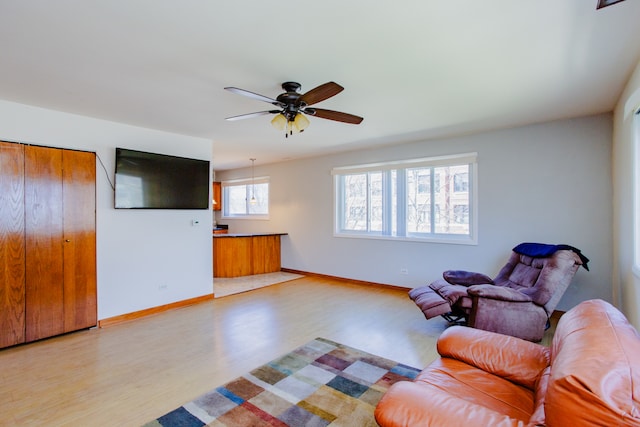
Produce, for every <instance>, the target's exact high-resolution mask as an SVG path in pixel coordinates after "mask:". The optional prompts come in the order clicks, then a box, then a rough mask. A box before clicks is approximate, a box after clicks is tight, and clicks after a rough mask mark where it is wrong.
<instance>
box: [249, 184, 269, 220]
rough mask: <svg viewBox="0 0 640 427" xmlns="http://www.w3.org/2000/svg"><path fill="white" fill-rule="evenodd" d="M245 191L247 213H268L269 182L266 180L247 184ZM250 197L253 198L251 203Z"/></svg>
mask: <svg viewBox="0 0 640 427" xmlns="http://www.w3.org/2000/svg"><path fill="white" fill-rule="evenodd" d="M247 193H248V194H251V196H249V200H251V203H249V214H251V215H266V214H268V213H269V184H268V183H266V182H263V183H260V184H255V185H247ZM252 197H253V198H254V199H255V203H253V200H252Z"/></svg>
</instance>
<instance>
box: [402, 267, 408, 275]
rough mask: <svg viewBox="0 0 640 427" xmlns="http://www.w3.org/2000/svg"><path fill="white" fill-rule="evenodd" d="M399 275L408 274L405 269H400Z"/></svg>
mask: <svg viewBox="0 0 640 427" xmlns="http://www.w3.org/2000/svg"><path fill="white" fill-rule="evenodd" d="M400 274H409V269H408V268H407V267H402V268H401V269H400Z"/></svg>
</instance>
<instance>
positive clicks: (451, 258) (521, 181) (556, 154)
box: [214, 114, 612, 310]
mask: <svg viewBox="0 0 640 427" xmlns="http://www.w3.org/2000/svg"><path fill="white" fill-rule="evenodd" d="M611 135H612V117H611V115H609V114H607V115H599V116H593V117H586V118H579V119H573V120H563V121H556V122H551V123H544V124H539V125H532V126H526V127H520V128H515V129H508V130H501V131H495V132H487V133H482V134H476V135H471V136H463V137H458V138H452V139H443V140H435V141H423V142H415V143H407V144H402V145H394V146H388V147H383V148H372V149H370V150H360V151H355V152H348V153H342V154H336V155H330V156H323V157H317V158H309V159H302V160H297V161H291V162H284V163H278V164H272V165H264V166H262V165H260V163H259V161H260V159H258V160H257V161H256V167H255V175H256V176H270V177H271V184H270V185H271V186H270V193H271V194H270V196H271V215H270V219H269V220H268V221H252V220H227V219H221V218H220V217H218V222H219V223H222V224H224V223H227V224H229V226H230V231H231V232H260V231H277V232H280V231H282V232H288V233H289V236H287V237H284V238H283V246H282V251H283V252H282V255H283V257H282V259H283V261H282V263H283V267H286V268H291V269H295V270H302V271H308V272H315V273H321V274H326V275H332V276H339V277H345V278H352V279H357V280H364V281H370V282H376V283H385V284H393V285H399V286H406V287H415V286H420V285H423V284H427V283H429V282H430V281H432V280H434V279H436V278H438V277H440V276H441V274H442V271H443V270H446V269H466V270H473V271H480V272H485V273H487V274H489V275H492V276H493V275H495V274H496V273H497V272H498V269H499V268H500V267H501V266H502V265H503V264H504V262H505V261H506V259H507V257H508V256H509V253H510V250H511V248H513V247H514V246H515V245H517V244H518V243H520V242H524V241H533V242H545V243H566V244H570V245H573V246H576V247H578V248H580V249H582V251H583V252H584V254H585V255H586V256H587V257H589V258H590V259H591V262H590V263H589V267H590V269H591V271H590V272H587V271H586V270H584V269H579V270H578V273H577V274H576V276H575V278H574V280H573V282H572V285H571V286H570V288H569V289H568V290H567V292H566V294H565V296H564V298H563V299H562V301H561V302H560V304H559V306H558V309H560V310H566V309H568V308H570V307H572V306H574V305H575V304H577V303H578V302H580V301H582V300H586V299H591V298H603V299H605V300H608V301H611V300H612V289H611V275H612V237H611V236H612V227H611V224H612V208H611V200H612V196H611V187H612V184H611V163H610V158H611V139H612V137H611ZM294 139H295V138H294ZM300 143H303V142H300ZM465 152H477V153H478V174H479V177H478V182H479V195H478V196H479V199H478V200H479V237H478V238H479V240H478V245H477V246H466V245H454V244H434V243H418V242H404V241H389V240H365V239H351V238H338V237H334V236H333V186H332V177H331V175H330V172H331V169H332V168H333V167H336V166H346V165H353V164H363V163H373V162H379V161H390V160H400V159H408V158H414V157H428V156H437V155H445V154H454V153H465ZM214 156H215V153H214ZM250 176H251V170H250V168H245V169H238V170H231V171H221V172H217V175H216V180H225V179H233V178H247V177H250ZM401 268H407V269H408V271H409V274H408V275H401V274H400V269H401Z"/></svg>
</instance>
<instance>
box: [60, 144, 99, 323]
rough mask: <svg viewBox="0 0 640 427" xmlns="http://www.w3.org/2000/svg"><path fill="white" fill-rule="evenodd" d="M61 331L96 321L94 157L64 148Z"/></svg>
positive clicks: (93, 155) (92, 154) (90, 154)
mask: <svg viewBox="0 0 640 427" xmlns="http://www.w3.org/2000/svg"><path fill="white" fill-rule="evenodd" d="M62 163H63V185H62V193H63V201H64V203H63V209H64V215H63V217H64V224H63V229H64V245H63V248H64V249H63V250H64V257H63V258H64V330H65V332H69V331H75V330H78V329H84V328H89V327H91V326H95V325H96V324H97V307H96V298H97V295H96V231H95V230H96V207H95V206H96V157H95V153H86V152H81V151H70V150H64V152H63V154H62Z"/></svg>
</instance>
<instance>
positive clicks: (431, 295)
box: [409, 286, 451, 319]
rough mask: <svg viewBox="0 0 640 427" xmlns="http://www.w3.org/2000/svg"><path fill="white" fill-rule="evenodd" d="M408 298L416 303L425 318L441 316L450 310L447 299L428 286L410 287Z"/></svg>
mask: <svg viewBox="0 0 640 427" xmlns="http://www.w3.org/2000/svg"><path fill="white" fill-rule="evenodd" d="M409 298H411V299H412V300H413V302H415V303H416V305H417V306H418V308H420V310H422V313H424V317H426V318H427V319H431V318H432V317H437V316H441V315H443V314H445V313H449V312H450V311H451V306H450V305H449V303H448V302H447V300H445V299H444V298H442V297H441V296H440V295H438V294H437V293H435V291H434V290H433V289H431V288H430V287H429V286H420V287H419V288H415V289H412V290H411V291H409Z"/></svg>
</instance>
